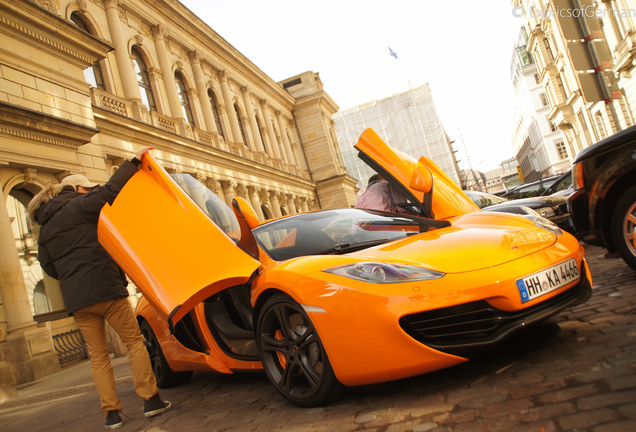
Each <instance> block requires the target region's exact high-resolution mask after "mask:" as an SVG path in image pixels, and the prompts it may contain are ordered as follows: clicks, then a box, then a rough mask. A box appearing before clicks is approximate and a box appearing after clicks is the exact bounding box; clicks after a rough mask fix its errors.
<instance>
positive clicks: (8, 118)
mask: <svg viewBox="0 0 636 432" xmlns="http://www.w3.org/2000/svg"><path fill="white" fill-rule="evenodd" d="M98 132H99V130H98V129H96V128H93V127H89V126H85V125H81V124H78V123H73V122H70V121H68V120H65V119H61V118H58V117H53V116H50V115H47V114H43V113H41V112H37V111H31V110H27V109H24V108H21V107H18V106H15V105H11V104H7V103H5V102H0V134H1V135H5V136H9V137H13V138H17V139H22V140H28V141H31V142H37V143H41V144H47V145H53V146H58V147H62V148H68V149H76V148H77V147H79V146H81V145H84V144H87V143H89V142H90V141H91V139H92V138H93V136H94V135H95V134H97V133H98Z"/></svg>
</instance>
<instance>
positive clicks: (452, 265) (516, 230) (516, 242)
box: [349, 213, 557, 273]
mask: <svg viewBox="0 0 636 432" xmlns="http://www.w3.org/2000/svg"><path fill="white" fill-rule="evenodd" d="M556 241H557V236H556V235H555V234H553V233H550V232H548V231H546V230H545V229H542V228H540V227H537V226H535V225H534V224H533V223H532V222H531V221H528V220H527V219H525V218H522V217H519V216H516V215H512V214H493V213H489V214H487V215H486V214H484V213H472V214H467V215H465V216H461V217H459V218H457V219H456V220H454V221H453V224H452V226H450V227H447V228H442V229H437V230H431V231H429V232H426V233H423V234H419V235H415V236H412V237H408V238H405V239H403V240H398V241H394V242H391V243H387V244H385V245H381V246H376V247H373V248H369V249H365V250H362V251H359V252H354V253H351V254H349V256H353V257H356V258H361V259H369V260H382V261H396V259H395V257H396V256H399V257H400V261H404V262H406V263H409V264H411V265H418V266H424V267H426V268H428V269H431V270H436V271H440V272H443V273H463V272H469V271H475V270H479V269H484V268H490V267H495V266H497V265H500V264H504V263H506V262H510V261H514V260H516V259H518V258H521V257H524V256H526V255H530V254H533V253H535V252H537V251H539V250H542V249H545V248H547V247H549V246H551V245H553V244H554V243H555V242H556Z"/></svg>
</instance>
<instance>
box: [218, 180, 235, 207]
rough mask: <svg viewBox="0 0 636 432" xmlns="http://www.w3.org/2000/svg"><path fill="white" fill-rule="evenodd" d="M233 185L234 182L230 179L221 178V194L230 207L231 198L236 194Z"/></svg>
mask: <svg viewBox="0 0 636 432" xmlns="http://www.w3.org/2000/svg"><path fill="white" fill-rule="evenodd" d="M234 186H236V184H235V183H234V182H233V181H231V180H221V187H222V188H223V196H224V197H225V204H227V205H229V206H230V208H232V200H233V199H234V197H235V196H236V193H235V192H234Z"/></svg>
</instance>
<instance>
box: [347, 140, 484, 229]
mask: <svg viewBox="0 0 636 432" xmlns="http://www.w3.org/2000/svg"><path fill="white" fill-rule="evenodd" d="M354 147H355V148H356V149H357V150H358V151H359V154H358V157H359V158H360V159H362V160H363V161H364V162H365V163H366V164H367V165H369V166H370V167H371V168H373V169H374V170H375V171H376V172H378V173H380V174H382V176H383V177H384V178H385V179H386V180H388V181H389V182H392V183H393V185H394V186H396V187H397V188H399V190H400V192H401V193H402V194H403V195H404V196H405V197H406V198H407V199H408V200H409V201H411V202H412V203H413V204H415V205H416V206H417V207H419V209H420V210H421V212H420V213H421V215H422V216H424V217H429V218H436V219H448V218H451V217H455V216H459V215H462V214H466V213H473V212H476V211H480V209H479V207H478V206H477V205H476V204H475V203H474V202H473V201H472V200H471V199H470V198H469V197H468V196H466V194H465V193H464V192H463V191H462V190H461V188H460V187H459V186H457V184H456V183H455V182H453V180H452V179H451V178H450V177H449V176H448V175H447V174H446V173H445V172H444V171H442V170H441V168H439V166H437V164H435V162H433V161H432V160H431V159H429V158H427V157H425V156H422V157H421V158H420V159H419V160H415V158H413V157H412V156H410V155H407V154H406V153H403V152H401V151H399V150H397V149H393V148H391V147H390V146H388V145H387V144H386V143H385V142H384V141H383V140H382V138H380V137H379V136H378V135H377V134H376V133H375V131H374V130H373V129H370V128H369V129H366V130H365V131H364V132H362V134H361V135H360V139H359V140H358V142H357V144H356V145H355V146H354ZM426 173H428V174H426ZM427 175H430V178H431V182H432V187H431V188H430V189H429V190H428V191H426V189H427V187H423V184H425V183H426V181H427V180H426V177H427Z"/></svg>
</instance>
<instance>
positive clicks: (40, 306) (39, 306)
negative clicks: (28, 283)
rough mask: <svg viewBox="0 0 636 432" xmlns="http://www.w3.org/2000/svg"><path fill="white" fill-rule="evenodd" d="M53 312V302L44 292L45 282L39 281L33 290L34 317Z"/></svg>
mask: <svg viewBox="0 0 636 432" xmlns="http://www.w3.org/2000/svg"><path fill="white" fill-rule="evenodd" d="M48 312H51V302H50V301H49V299H48V297H47V296H46V291H44V281H39V282H38V283H37V285H36V286H35V289H34V290H33V315H40V314H44V313H48Z"/></svg>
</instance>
